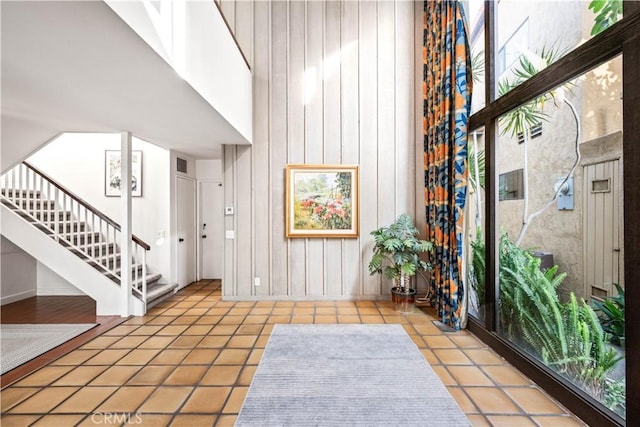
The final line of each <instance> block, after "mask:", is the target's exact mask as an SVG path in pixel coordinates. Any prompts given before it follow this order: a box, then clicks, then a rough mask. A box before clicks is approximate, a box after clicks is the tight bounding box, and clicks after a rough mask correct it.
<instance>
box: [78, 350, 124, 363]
mask: <svg viewBox="0 0 640 427" xmlns="http://www.w3.org/2000/svg"><path fill="white" fill-rule="evenodd" d="M130 351H131V350H125V349H119V350H103V351H101V352H100V353H98V354H96V355H95V356H93V357H92V358H91V359H89V360H87V361H86V362H85V365H113V364H114V363H116V362H117V361H118V360H120V359H122V358H123V357H124V356H125V355H126V354H127V353H129V352H130Z"/></svg>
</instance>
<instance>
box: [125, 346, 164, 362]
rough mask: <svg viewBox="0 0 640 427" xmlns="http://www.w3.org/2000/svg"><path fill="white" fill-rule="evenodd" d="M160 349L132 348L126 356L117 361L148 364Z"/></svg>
mask: <svg viewBox="0 0 640 427" xmlns="http://www.w3.org/2000/svg"><path fill="white" fill-rule="evenodd" d="M160 351H161V350H160V349H154V348H145V349H135V350H131V352H129V353H128V354H127V355H126V356H124V357H123V358H122V359H120V360H118V361H117V362H116V364H117V365H146V364H147V363H149V361H150V360H151V359H153V358H154V357H156V355H157V354H158V353H160Z"/></svg>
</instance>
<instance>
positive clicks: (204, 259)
mask: <svg viewBox="0 0 640 427" xmlns="http://www.w3.org/2000/svg"><path fill="white" fill-rule="evenodd" d="M199 187H200V192H199V199H198V209H199V212H200V216H199V218H200V223H199V224H198V227H199V236H198V239H199V241H200V256H199V266H200V274H199V276H198V277H199V278H200V279H220V278H222V253H223V252H222V251H223V245H224V242H223V239H224V213H223V196H224V192H223V189H222V183H221V182H216V181H200V182H199Z"/></svg>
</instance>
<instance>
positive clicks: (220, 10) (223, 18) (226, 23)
mask: <svg viewBox="0 0 640 427" xmlns="http://www.w3.org/2000/svg"><path fill="white" fill-rule="evenodd" d="M213 3H215V5H216V7H217V8H218V12H220V16H222V20H223V21H224V25H226V26H227V30H229V34H231V37H232V38H233V41H234V43H235V44H236V46H237V48H238V50H239V51H240V55H242V59H244V63H245V64H246V65H247V68H248V69H249V71H251V65H249V61H248V60H247V57H246V56H244V52H243V51H242V48H241V47H240V43H238V39H237V38H236V35H235V34H234V33H233V31H232V30H231V26H230V25H229V21H227V17H226V16H224V13H223V12H222V7H221V6H220V2H219V1H218V0H213Z"/></svg>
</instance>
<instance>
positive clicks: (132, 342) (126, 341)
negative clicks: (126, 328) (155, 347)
mask: <svg viewBox="0 0 640 427" xmlns="http://www.w3.org/2000/svg"><path fill="white" fill-rule="evenodd" d="M147 338H148V337H147V336H144V335H135V336H128V337H122V338H121V339H119V340H118V341H116V342H114V343H113V344H111V345H110V346H109V348H136V347H138V346H139V345H140V344H142V342H143V341H145V340H146V339H147Z"/></svg>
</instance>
